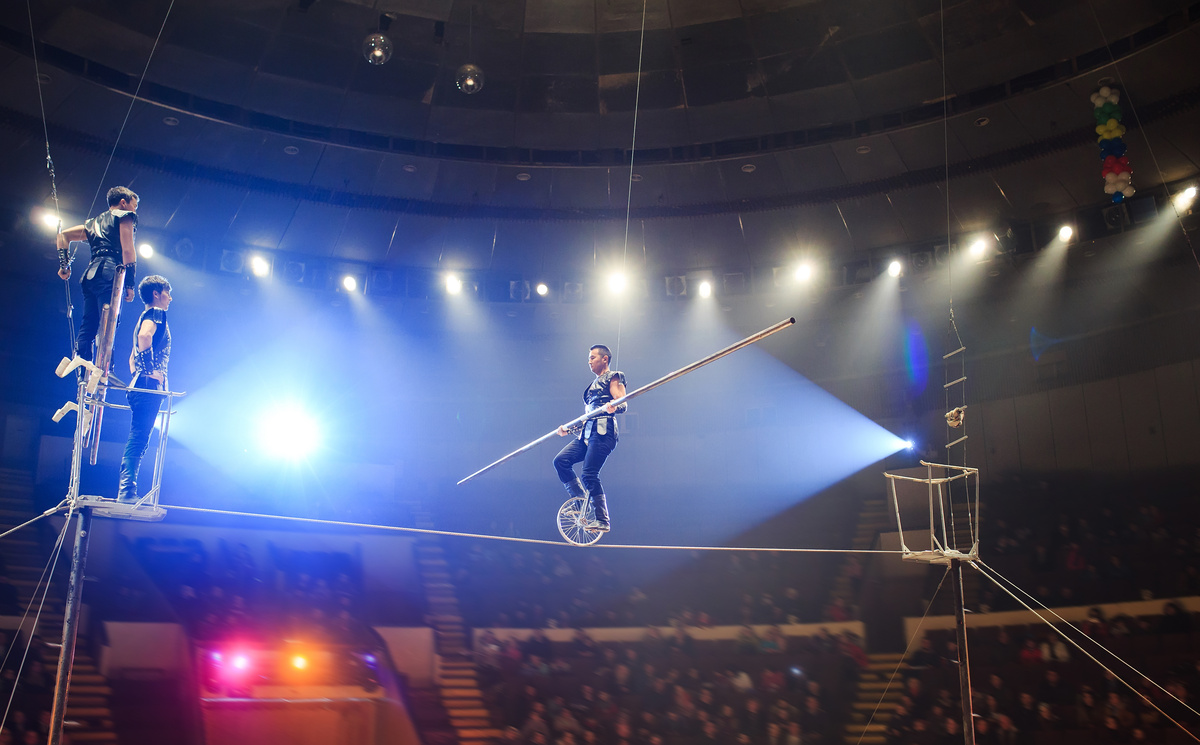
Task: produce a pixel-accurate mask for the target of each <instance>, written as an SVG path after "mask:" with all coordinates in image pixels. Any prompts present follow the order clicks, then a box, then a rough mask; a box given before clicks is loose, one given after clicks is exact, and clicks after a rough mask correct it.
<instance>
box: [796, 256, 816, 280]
mask: <svg viewBox="0 0 1200 745" xmlns="http://www.w3.org/2000/svg"><path fill="white" fill-rule="evenodd" d="M812 276H813V268H812V264H809V263H808V262H807V261H806V262H804V263H803V264H800V265H798V266H797V267H796V281H797V282H807V281H808V280H810V279H812Z"/></svg>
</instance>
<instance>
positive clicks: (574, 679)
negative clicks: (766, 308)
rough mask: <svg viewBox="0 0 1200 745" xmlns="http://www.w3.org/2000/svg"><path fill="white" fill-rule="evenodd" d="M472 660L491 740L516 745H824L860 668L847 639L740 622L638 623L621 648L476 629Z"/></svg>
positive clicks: (581, 638)
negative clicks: (488, 712)
mask: <svg viewBox="0 0 1200 745" xmlns="http://www.w3.org/2000/svg"><path fill="white" fill-rule="evenodd" d="M476 654H477V657H478V661H479V668H480V675H481V685H482V686H483V688H484V690H485V695H486V696H487V698H488V699H489V703H490V704H491V708H492V710H493V711H495V712H498V716H499V718H500V721H499V722H498V724H499V725H501V726H502V727H503V732H504V737H503V741H504V742H505V743H527V744H528V745H581V744H583V743H588V744H592V743H601V744H603V745H672V744H675V743H678V744H680V745H682V744H683V743H689V744H690V743H705V744H708V745H726V744H729V745H800V743H801V742H803V743H832V742H834V741H840V738H838V737H837V735H836V733H837V731H838V729H839V727H840V726H841V725H842V723H843V719H844V714H845V710H846V708H847V702H848V700H849V697H850V692H851V691H852V690H853V687H854V684H855V681H856V680H857V678H858V674H859V671H860V669H861V668H862V666H863V665H865V661H866V655H865V652H864V651H863V649H862V647H861V644H860V641H859V640H858V638H857V637H855V636H854V635H853V634H849V633H847V634H843V635H841V636H834V635H832V634H830V633H828V632H825V631H823V632H822V633H820V634H819V635H817V636H814V637H803V638H787V637H785V636H784V635H783V633H782V631H781V630H780V629H779V628H778V627H769V628H767V629H765V630H764V631H763V632H762V633H759V632H758V631H756V630H755V629H754V628H752V627H750V626H745V627H743V628H742V629H741V630H740V632H739V634H738V637H737V639H736V640H725V641H697V640H695V639H693V638H692V637H691V636H690V635H689V634H688V632H687V631H686V629H685V628H684V627H683V626H677V627H675V629H674V630H673V631H671V632H669V633H666V634H663V633H662V632H661V631H660V630H659V629H658V628H656V627H649V628H647V629H646V630H645V632H644V634H643V635H642V638H641V640H640V641H638V642H630V643H622V644H608V643H605V644H599V643H597V642H596V641H594V640H593V639H592V638H591V637H590V636H589V635H588V634H587V633H586V632H585V631H584V630H582V629H576V630H575V631H574V633H573V636H572V638H571V641H570V642H567V643H556V642H551V641H550V640H549V639H548V638H547V637H546V634H545V633H544V632H543V631H541V630H535V631H534V632H533V633H532V635H531V636H530V637H529V638H528V639H526V640H525V641H523V642H516V641H513V640H511V639H507V640H501V639H498V638H497V637H496V636H495V635H494V634H493V633H491V632H485V633H484V634H483V635H481V637H480V638H479V640H478V642H477V644H476Z"/></svg>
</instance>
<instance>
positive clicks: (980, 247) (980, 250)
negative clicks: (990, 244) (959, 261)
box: [971, 238, 987, 259]
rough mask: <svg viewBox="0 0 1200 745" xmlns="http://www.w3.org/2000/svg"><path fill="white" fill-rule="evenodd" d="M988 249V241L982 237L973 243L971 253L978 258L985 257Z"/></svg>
mask: <svg viewBox="0 0 1200 745" xmlns="http://www.w3.org/2000/svg"><path fill="white" fill-rule="evenodd" d="M986 251H987V241H985V240H984V239H982V238H978V239H976V241H975V242H974V243H972V244H971V255H972V256H974V257H975V258H977V259H981V258H983V254H984V253H985V252H986Z"/></svg>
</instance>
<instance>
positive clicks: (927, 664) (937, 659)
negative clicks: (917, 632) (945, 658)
mask: <svg viewBox="0 0 1200 745" xmlns="http://www.w3.org/2000/svg"><path fill="white" fill-rule="evenodd" d="M941 661H942V658H941V655H939V654H938V653H937V652H935V651H933V640H932V639H930V638H929V637H928V636H924V637H921V646H920V647H918V648H917V651H915V652H913V653H912V656H911V657H909V658H908V667H909V668H910V669H912V670H928V669H930V668H934V667H938V665H940V664H941Z"/></svg>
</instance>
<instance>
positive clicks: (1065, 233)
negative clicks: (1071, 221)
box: [1058, 225, 1075, 243]
mask: <svg viewBox="0 0 1200 745" xmlns="http://www.w3.org/2000/svg"><path fill="white" fill-rule="evenodd" d="M1073 235H1075V229H1074V228H1072V227H1071V226H1070V225H1064V226H1062V227H1061V228H1059V229H1058V239H1059V240H1060V241H1062V242H1063V243H1066V242H1067V241H1069V240H1071V236H1073Z"/></svg>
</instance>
